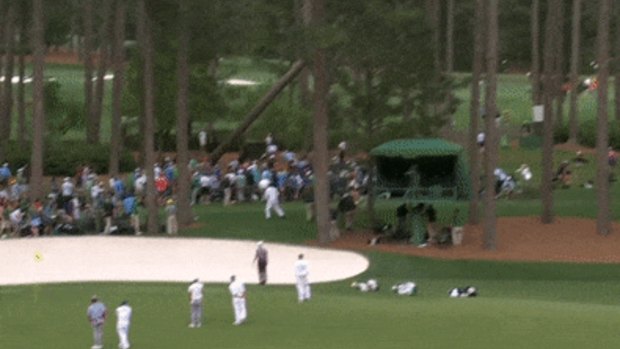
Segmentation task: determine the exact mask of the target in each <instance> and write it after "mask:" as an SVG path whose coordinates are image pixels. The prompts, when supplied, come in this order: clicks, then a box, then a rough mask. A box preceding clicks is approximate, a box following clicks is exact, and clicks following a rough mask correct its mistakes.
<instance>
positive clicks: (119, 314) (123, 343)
mask: <svg viewBox="0 0 620 349" xmlns="http://www.w3.org/2000/svg"><path fill="white" fill-rule="evenodd" d="M130 324H131V307H130V306H129V303H128V302H127V301H123V302H122V303H121V305H120V306H119V307H118V308H116V333H117V334H118V347H119V349H129V325H130Z"/></svg>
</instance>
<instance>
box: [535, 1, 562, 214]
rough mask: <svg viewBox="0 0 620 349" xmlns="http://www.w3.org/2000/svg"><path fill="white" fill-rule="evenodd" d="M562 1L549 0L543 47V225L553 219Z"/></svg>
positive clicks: (541, 185)
mask: <svg viewBox="0 0 620 349" xmlns="http://www.w3.org/2000/svg"><path fill="white" fill-rule="evenodd" d="M560 1H562V0H549V2H548V11H547V20H546V24H545V26H546V27H545V47H544V61H543V65H544V71H543V74H544V79H543V88H544V90H543V96H544V115H545V119H544V122H543V149H542V164H541V167H542V178H541V184H540V192H541V199H542V206H543V210H542V215H541V220H542V222H543V223H545V224H548V223H552V222H553V219H554V212H553V183H552V180H553V125H554V122H553V121H554V115H553V97H554V96H555V87H556V84H555V83H554V79H553V74H554V72H555V63H556V60H555V57H554V55H555V53H556V47H557V46H556V36H557V31H558V30H559V18H558V17H559V6H560V5H561V4H560Z"/></svg>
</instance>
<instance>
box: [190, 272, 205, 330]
mask: <svg viewBox="0 0 620 349" xmlns="http://www.w3.org/2000/svg"><path fill="white" fill-rule="evenodd" d="M203 287H204V285H203V284H202V282H200V280H198V279H194V281H192V283H191V285H189V287H188V288H187V293H189V304H190V307H191V317H190V323H189V327H190V328H197V327H200V326H202V289H203Z"/></svg>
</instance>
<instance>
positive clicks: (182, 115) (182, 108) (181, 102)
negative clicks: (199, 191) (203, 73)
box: [176, 0, 194, 226]
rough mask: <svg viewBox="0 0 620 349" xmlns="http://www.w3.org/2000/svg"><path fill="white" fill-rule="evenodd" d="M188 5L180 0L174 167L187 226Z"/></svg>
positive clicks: (180, 211) (180, 212)
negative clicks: (175, 166) (176, 170)
mask: <svg viewBox="0 0 620 349" xmlns="http://www.w3.org/2000/svg"><path fill="white" fill-rule="evenodd" d="M188 11H189V9H188V4H187V0H180V2H179V24H178V30H179V33H178V35H179V37H178V45H179V48H178V52H177V124H176V129H177V134H176V138H177V139H176V141H177V168H178V170H179V178H178V181H177V208H178V210H177V212H178V219H179V224H180V225H181V226H187V225H189V224H190V223H191V222H192V221H193V218H194V217H193V214H192V209H191V207H190V200H189V194H190V183H191V179H190V173H189V168H188V166H187V165H188V164H189V144H188V143H189V139H188V125H189V110H188V98H189V73H190V70H189V41H190V31H189V26H188V24H189V23H188V22H189V19H188Z"/></svg>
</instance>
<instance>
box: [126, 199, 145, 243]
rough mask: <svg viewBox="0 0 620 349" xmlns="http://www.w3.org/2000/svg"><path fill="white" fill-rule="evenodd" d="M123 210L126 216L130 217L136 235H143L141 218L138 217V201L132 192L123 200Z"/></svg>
mask: <svg viewBox="0 0 620 349" xmlns="http://www.w3.org/2000/svg"><path fill="white" fill-rule="evenodd" d="M123 209H124V211H125V214H126V215H127V216H129V220H130V222H131V226H132V227H133V230H134V232H135V234H136V235H142V232H141V231H140V216H139V215H138V200H136V197H135V196H134V195H133V193H132V192H129V193H127V196H126V197H125V199H123Z"/></svg>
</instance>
